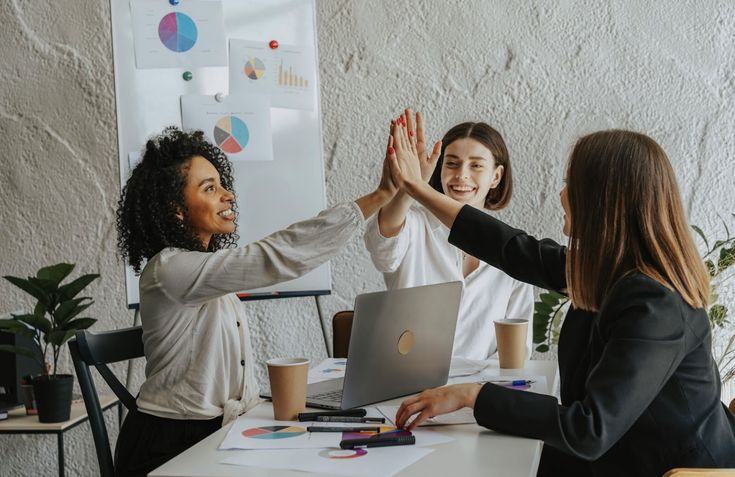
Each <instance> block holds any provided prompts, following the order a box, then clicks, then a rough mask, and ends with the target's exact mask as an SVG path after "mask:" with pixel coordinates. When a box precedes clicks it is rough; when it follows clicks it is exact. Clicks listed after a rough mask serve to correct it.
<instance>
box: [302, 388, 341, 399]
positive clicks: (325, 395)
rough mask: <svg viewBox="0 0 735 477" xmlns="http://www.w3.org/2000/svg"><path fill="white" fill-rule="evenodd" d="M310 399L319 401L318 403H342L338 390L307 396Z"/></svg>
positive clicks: (339, 390)
mask: <svg viewBox="0 0 735 477" xmlns="http://www.w3.org/2000/svg"><path fill="white" fill-rule="evenodd" d="M309 397H310V398H311V399H314V400H317V399H318V400H319V401H336V402H342V390H341V389H338V390H336V391H329V392H326V393H318V394H314V395H312V396H309Z"/></svg>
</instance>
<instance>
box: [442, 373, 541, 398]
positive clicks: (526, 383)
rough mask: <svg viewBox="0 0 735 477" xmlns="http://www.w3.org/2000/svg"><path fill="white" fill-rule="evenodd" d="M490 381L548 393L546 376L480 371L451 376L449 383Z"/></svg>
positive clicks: (508, 386) (520, 389) (523, 389)
mask: <svg viewBox="0 0 735 477" xmlns="http://www.w3.org/2000/svg"><path fill="white" fill-rule="evenodd" d="M479 382H490V383H493V384H497V385H498V386H505V387H507V388H511V389H516V390H518V391H530V392H532V393H539V394H548V385H547V384H546V376H498V375H497V374H496V373H492V374H491V373H488V372H485V373H478V374H473V375H472V376H460V377H456V378H451V379H450V380H449V384H459V383H479Z"/></svg>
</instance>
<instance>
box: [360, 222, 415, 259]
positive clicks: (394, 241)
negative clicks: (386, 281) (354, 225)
mask: <svg viewBox="0 0 735 477" xmlns="http://www.w3.org/2000/svg"><path fill="white" fill-rule="evenodd" d="M415 221H416V217H415V212H413V211H412V210H411V209H409V210H408V212H407V213H406V220H405V221H404V223H403V225H402V226H401V230H400V231H399V232H398V234H397V235H395V236H393V237H384V236H383V234H381V233H380V226H379V224H378V214H375V215H374V216H373V217H372V218H371V219H370V220H368V221H367V225H366V226H365V237H364V239H365V248H367V251H368V252H369V253H370V258H371V259H372V261H373V265H375V268H376V269H377V270H378V271H379V272H380V273H392V272H395V271H396V270H397V269H398V267H399V266H400V265H401V262H402V261H403V257H405V256H406V251H407V250H408V244H409V242H410V241H411V228H412V227H411V225H412V223H413V222H415Z"/></svg>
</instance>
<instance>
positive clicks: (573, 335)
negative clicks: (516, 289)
mask: <svg viewBox="0 0 735 477" xmlns="http://www.w3.org/2000/svg"><path fill="white" fill-rule="evenodd" d="M449 241H450V242H451V243H452V244H454V245H455V246H457V247H459V248H461V249H462V250H464V251H465V252H467V253H469V254H472V255H474V256H476V257H478V258H480V259H481V260H483V261H485V262H487V263H489V264H490V265H492V266H494V267H496V268H499V269H500V270H503V271H504V272H505V273H507V274H508V275H510V276H512V277H513V278H515V279H517V280H521V281H524V282H527V283H531V284H533V285H536V286H539V287H542V288H547V289H552V290H557V291H560V290H562V289H564V288H566V278H565V273H564V271H565V259H566V247H562V246H561V245H559V244H557V243H556V242H554V241H552V240H536V239H535V238H533V237H531V236H529V235H527V234H526V233H524V232H523V231H521V230H517V229H513V228H511V227H509V226H507V225H506V224H504V223H503V222H500V221H499V220H497V219H494V218H492V217H491V216H489V215H487V214H486V213H484V212H482V211H480V210H477V209H474V208H472V207H470V206H465V207H463V208H462V210H461V211H460V213H459V215H458V216H457V219H456V220H455V222H454V225H453V226H452V231H451V234H450V236H449ZM489 292H491V290H489ZM711 343H712V336H711V333H710V326H709V321H708V320H707V315H706V313H705V311H704V310H703V309H701V308H699V309H693V308H691V307H689V306H688V305H687V304H686V303H685V302H684V301H683V300H682V298H681V296H680V295H679V294H678V293H676V292H674V291H671V290H669V289H668V288H666V287H664V286H662V285H661V284H659V283H658V282H656V281H654V280H652V279H650V278H648V277H647V276H645V275H643V274H640V273H634V274H631V275H628V276H626V277H624V278H622V279H620V280H619V281H618V282H617V283H616V284H615V285H614V286H613V287H612V289H611V290H610V292H609V294H608V298H607V300H606V304H605V305H604V306H603V307H602V309H601V310H600V311H599V312H598V313H592V312H587V311H583V310H578V309H571V310H570V311H569V313H568V314H567V316H566V318H565V320H564V324H563V326H562V329H561V335H560V337H559V376H560V381H561V388H560V391H561V405H559V403H558V402H557V400H556V398H554V397H552V396H546V395H541V394H534V393H528V392H519V391H514V390H511V389H507V388H505V387H501V386H496V385H493V384H485V385H484V386H483V387H482V390H481V391H480V394H479V396H478V398H477V401H476V403H475V418H476V419H477V422H478V423H479V424H480V425H482V426H485V427H487V428H490V429H493V430H496V431H500V432H504V433H507V434H514V435H519V436H524V437H530V438H534V439H540V440H543V441H544V443H545V444H546V445H550V446H552V447H554V448H556V449H558V450H560V451H562V452H564V453H567V454H571V455H572V456H575V457H576V458H578V459H582V460H584V461H590V463H589V466H588V468H589V469H590V474H591V475H596V476H598V475H599V476H608V475H609V476H622V475H624V476H656V477H660V476H662V475H663V474H664V473H665V472H666V471H667V470H669V469H671V468H674V467H735V417H733V415H732V414H731V413H730V412H729V411H728V410H727V408H726V407H725V406H724V404H723V403H722V402H721V400H720V378H719V374H718V371H717V367H716V365H715V363H714V360H713V357H712V352H711Z"/></svg>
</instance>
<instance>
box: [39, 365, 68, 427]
mask: <svg viewBox="0 0 735 477" xmlns="http://www.w3.org/2000/svg"><path fill="white" fill-rule="evenodd" d="M73 385H74V376H72V375H71V374H57V375H56V377H54V376H53V375H48V376H36V377H34V378H33V394H34V395H35V396H36V407H37V408H38V420H39V422H63V421H68V420H69V414H70V413H71V390H72V387H73Z"/></svg>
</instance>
